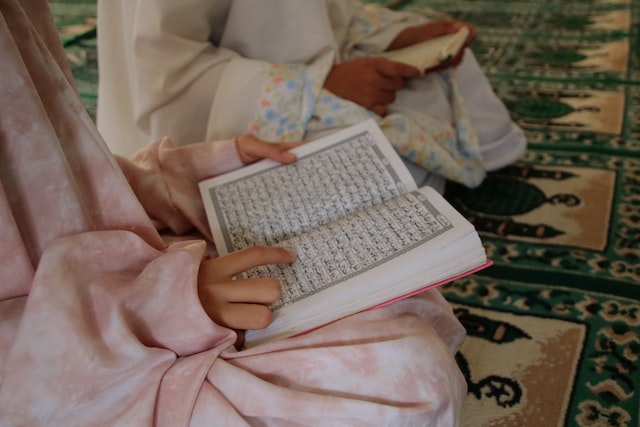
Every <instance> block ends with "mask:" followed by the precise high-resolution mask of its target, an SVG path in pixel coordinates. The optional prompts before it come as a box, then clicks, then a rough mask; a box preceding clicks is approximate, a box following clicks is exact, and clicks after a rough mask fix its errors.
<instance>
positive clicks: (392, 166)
mask: <svg viewBox="0 0 640 427" xmlns="http://www.w3.org/2000/svg"><path fill="white" fill-rule="evenodd" d="M292 151H293V152H294V153H295V154H296V155H297V156H298V160H297V161H296V162H295V163H291V164H286V165H285V164H279V163H276V162H273V161H271V160H262V161H260V162H257V163H254V164H252V165H249V166H246V167H244V168H242V169H239V170H236V171H233V172H229V173H226V174H224V175H220V176H217V177H214V178H210V179H207V180H204V181H202V182H201V183H200V191H201V194H202V198H203V200H204V204H205V209H206V212H207V218H208V221H209V225H210V227H211V230H212V233H213V237H214V243H215V245H216V249H217V251H218V253H219V254H220V255H223V254H226V253H228V252H232V251H236V250H240V249H243V248H246V247H249V246H253V245H266V246H271V245H277V246H282V247H286V248H287V249H290V250H293V251H295V252H296V253H297V254H298V258H297V259H296V261H295V262H294V263H293V264H291V265H268V266H261V267H256V268H254V269H251V270H249V271H248V272H245V273H242V275H241V276H239V277H275V278H278V279H279V280H280V281H281V284H282V296H281V298H280V299H279V300H278V301H276V302H275V303H274V304H272V306H271V309H272V311H273V321H272V323H271V324H270V325H269V326H268V327H267V328H265V329H262V330H252V331H247V333H246V339H245V340H246V345H247V346H251V345H254V344H257V343H260V342H263V341H267V340H273V339H279V338H285V337H290V336H294V335H299V334H301V333H304V332H307V331H310V330H312V329H316V328H318V327H320V326H323V325H326V324H328V323H331V322H334V321H336V320H338V319H341V318H343V317H346V316H349V315H351V314H354V313H357V312H360V311H363V310H366V309H370V308H373V307H379V306H382V305H385V304H388V303H390V302H393V301H396V300H398V299H402V298H406V297H408V296H411V295H414V294H417V293H418V292H422V291H424V290H426V289H429V288H432V287H435V286H439V285H442V284H444V283H447V282H450V281H452V280H454V279H457V278H459V277H462V276H465V275H467V274H471V273H473V272H476V271H478V270H480V269H482V268H485V267H487V266H489V265H490V264H491V261H489V260H488V259H487V256H486V253H485V250H484V248H483V246H482V243H481V241H480V238H479V236H478V234H477V233H476V230H475V228H474V227H473V225H472V224H471V223H469V222H468V221H467V220H466V219H465V218H464V217H463V216H462V215H461V214H460V213H458V212H457V211H456V210H455V209H454V208H453V207H452V206H451V205H450V204H449V203H448V202H447V201H446V200H445V199H444V198H443V197H442V196H440V194H438V192H436V191H435V190H433V189H432V188H430V187H423V188H420V189H418V188H416V184H415V182H414V181H413V179H412V177H411V175H410V173H409V172H408V170H407V168H406V167H405V165H404V164H403V163H402V160H401V159H400V157H399V156H398V154H397V153H396V152H395V151H394V149H393V147H392V146H391V144H390V143H389V141H388V140H387V139H386V137H385V136H384V134H383V133H382V131H381V130H380V128H379V127H378V125H377V124H376V123H375V122H374V121H373V120H368V121H365V122H362V123H360V124H357V125H355V126H352V127H349V128H346V129H343V130H340V131H337V132H335V133H332V134H330V135H328V136H324V137H322V138H319V139H317V140H314V141H311V142H308V143H306V144H304V145H301V146H299V147H296V148H294V149H293V150H292Z"/></svg>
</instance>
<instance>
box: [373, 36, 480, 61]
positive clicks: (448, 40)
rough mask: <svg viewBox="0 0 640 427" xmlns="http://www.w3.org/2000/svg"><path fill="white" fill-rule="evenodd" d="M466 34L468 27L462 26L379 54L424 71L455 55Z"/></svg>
mask: <svg viewBox="0 0 640 427" xmlns="http://www.w3.org/2000/svg"><path fill="white" fill-rule="evenodd" d="M468 36H469V29H468V28H467V27H462V28H460V29H459V30H458V31H457V32H455V33H452V34H447V35H445V36H441V37H437V38H434V39H431V40H427V41H424V42H422V43H416V44H414V45H411V46H407V47H405V48H402V49H396V50H391V51H388V52H384V53H382V54H380V55H379V56H382V57H384V58H387V59H390V60H392V61H396V62H402V63H405V64H408V65H413V66H414V67H416V68H419V69H420V70H422V71H425V70H429V69H431V68H435V67H437V66H439V65H442V64H445V63H446V62H448V61H449V60H451V59H452V58H453V57H455V56H456V55H457V54H458V53H459V52H460V50H462V48H463V47H464V45H465V42H466V40H467V37H468Z"/></svg>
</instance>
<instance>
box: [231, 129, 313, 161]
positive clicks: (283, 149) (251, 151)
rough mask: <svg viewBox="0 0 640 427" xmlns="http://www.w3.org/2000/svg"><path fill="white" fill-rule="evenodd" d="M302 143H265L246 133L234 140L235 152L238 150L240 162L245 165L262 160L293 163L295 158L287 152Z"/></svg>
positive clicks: (302, 142)
mask: <svg viewBox="0 0 640 427" xmlns="http://www.w3.org/2000/svg"><path fill="white" fill-rule="evenodd" d="M304 142H305V141H299V142H279V143H274V142H266V141H262V140H260V139H258V138H256V137H255V136H253V135H251V134H250V133H246V134H244V135H241V136H239V137H238V138H236V150H238V156H239V157H240V161H242V163H244V164H245V165H248V164H249V163H253V162H256V161H258V160H262V159H271V160H275V161H276V162H280V163H293V162H295V161H296V156H295V154H293V153H290V152H288V151H287V150H290V149H292V148H293V147H297V146H298V145H302V144H304Z"/></svg>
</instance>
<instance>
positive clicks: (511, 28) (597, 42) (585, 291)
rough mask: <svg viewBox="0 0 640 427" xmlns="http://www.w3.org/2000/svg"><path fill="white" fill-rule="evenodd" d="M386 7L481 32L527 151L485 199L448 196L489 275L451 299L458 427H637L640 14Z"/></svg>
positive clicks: (599, 7) (526, 5) (623, 4)
mask: <svg viewBox="0 0 640 427" xmlns="http://www.w3.org/2000/svg"><path fill="white" fill-rule="evenodd" d="M388 4H389V5H390V6H391V7H393V8H396V9H402V10H410V11H414V12H418V13H423V14H425V15H427V16H431V17H439V16H449V17H453V18H456V19H460V20H463V21H467V22H470V23H472V24H474V25H476V27H477V29H478V39H477V40H476V41H475V42H474V43H473V45H472V48H473V50H474V53H475V54H476V56H477V58H478V61H479V62H480V64H481V66H482V67H483V69H484V71H485V72H486V74H487V76H488V77H489V80H490V81H491V84H492V86H493V87H494V90H495V91H496V93H497V94H498V95H499V96H500V98H501V99H503V101H504V102H505V104H506V106H507V107H508V109H509V111H510V112H511V115H512V118H513V119H514V120H515V121H516V122H517V123H518V124H519V125H520V126H521V127H522V128H523V129H524V130H525V132H526V135H527V139H528V142H529V148H528V150H527V153H526V154H525V156H524V158H523V159H522V160H521V161H519V162H517V163H516V164H514V165H511V166H509V167H506V168H504V169H503V170H500V171H496V172H494V173H491V174H489V176H488V178H487V179H486V181H485V182H484V183H483V184H482V185H481V186H480V187H478V188H476V189H474V190H469V189H466V188H463V187H461V186H458V185H454V184H448V186H447V191H446V197H447V199H448V200H450V201H451V202H452V203H453V204H454V205H455V206H456V208H457V209H459V210H460V211H461V212H462V213H463V214H464V215H465V216H466V217H467V218H469V219H470V220H471V221H472V222H473V223H474V225H475V226H476V228H477V229H478V231H479V232H480V235H481V237H482V240H483V242H484V244H485V247H486V249H487V252H488V254H489V256H490V258H491V259H492V260H493V261H494V262H495V265H494V266H493V267H491V268H489V269H487V270H485V271H483V272H481V273H479V274H476V275H474V276H472V277H470V278H467V279H463V280H459V281H457V282H455V283H453V284H451V285H449V286H446V287H445V288H444V289H443V292H444V295H445V296H446V297H447V299H448V300H449V301H450V302H451V303H452V304H453V306H454V309H455V311H456V314H457V316H458V318H459V319H460V321H461V322H462V323H463V324H464V325H465V328H466V329H467V333H468V338H467V340H466V341H465V343H464V344H463V346H462V348H461V351H460V353H459V354H458V362H459V364H460V366H461V369H462V370H463V372H464V373H465V376H466V378H467V382H468V385H469V392H468V395H467V398H466V401H465V405H464V408H463V413H462V425H463V426H467V427H476V426H522V427H528V426H531V427H540V426H545V427H546V426H584V427H587V426H588V427H596V426H598V427H635V426H638V425H639V422H640V419H639V416H638V411H639V409H640V406H639V395H638V386H639V385H640V372H638V367H639V365H640V362H639V360H638V357H639V356H640V74H639V71H638V70H639V69H638V62H639V61H638V60H639V58H640V46H639V43H640V40H639V37H640V31H639V23H640V1H638V0H631V1H616V0H613V1H597V0H572V1H564V0H546V1H538V2H512V1H506V0H505V1H477V0H476V1H473V0H447V1H440V0H429V1H427V0H413V1H395V2H389V3H388ZM434 10H435V11H437V12H434Z"/></svg>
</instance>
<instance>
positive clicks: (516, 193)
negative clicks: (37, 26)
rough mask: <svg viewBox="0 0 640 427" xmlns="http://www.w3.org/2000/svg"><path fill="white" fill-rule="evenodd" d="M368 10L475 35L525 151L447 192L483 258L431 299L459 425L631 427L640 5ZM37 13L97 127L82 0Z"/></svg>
mask: <svg viewBox="0 0 640 427" xmlns="http://www.w3.org/2000/svg"><path fill="white" fill-rule="evenodd" d="M371 2H372V3H373V2H375V3H378V4H384V5H388V6H389V7H392V8H396V9H403V10H412V11H416V12H419V13H425V14H429V15H438V14H446V15H449V16H452V17H455V18H458V19H461V20H466V21H468V22H471V23H473V24H475V25H476V26H477V28H478V34H479V36H478V39H477V40H476V42H474V45H473V49H474V51H475V53H476V56H477V57H478V60H479V61H480V63H481V65H482V66H483V68H484V70H485V72H486V73H487V75H488V76H489V79H490V81H491V82H492V84H493V86H494V88H495V90H496V92H497V93H498V94H499V95H500V97H501V98H502V99H503V100H504V101H505V103H506V105H507V106H508V107H509V110H510V111H511V113H512V116H513V118H514V120H516V121H517V122H518V123H519V124H520V125H521V126H522V127H523V128H524V129H525V131H526V133H527V137H528V140H529V149H528V151H527V153H526V155H525V157H524V159H522V161H521V162H518V163H517V164H515V165H513V166H511V167H508V168H505V169H504V170H501V171H498V172H496V173H492V174H491V175H490V176H489V178H488V179H487V180H486V182H485V183H484V184H483V185H482V186H481V187H479V188H477V189H475V190H473V191H469V190H465V189H463V188H460V187H457V186H455V185H449V186H448V189H447V197H448V199H449V200H450V201H452V202H453V203H454V204H455V205H456V207H457V208H458V209H459V210H460V211H462V212H463V213H464V214H465V216H467V217H468V218H470V219H471V220H472V221H473V222H474V224H475V226H476V227H477V228H478V230H479V231H480V233H481V236H482V238H483V241H484V243H485V246H486V248H487V251H488V253H489V255H490V257H491V258H492V259H493V260H494V262H495V265H494V266H493V267H491V268H489V269H487V270H485V271H484V272H483V273H482V274H477V275H474V276H472V277H469V278H466V279H463V280H459V281H457V282H455V283H453V284H451V285H449V286H447V287H445V288H443V292H444V294H445V296H446V297H447V299H449V301H451V303H452V304H453V305H454V308H455V311H456V314H457V316H458V318H459V319H460V321H461V322H462V323H463V324H464V325H465V327H466V328H467V332H468V339H467V340H466V341H465V343H464V345H463V347H462V349H461V351H460V353H459V354H458V356H457V357H458V362H459V364H460V367H461V369H462V370H463V372H464V373H465V375H466V377H467V380H468V384H469V393H468V395H467V398H466V401H465V406H464V410H463V417H462V418H463V419H462V426H464V427H484V426H487V427H489V426H492V427H493V426H495V427H497V426H504V427H510V426H518V427H549V426H580V427H636V426H638V425H640V415H639V411H640V394H639V392H640V391H639V390H638V388H639V387H640V372H639V368H640V360H639V358H640V68H639V66H638V65H639V63H640V0H539V1H536V2H532V1H509V0H495V1H486V0H485V1H483V0H407V1H403V0H395V1H394V0H387V1H385V0H377V1H373V0H372V1H371ZM50 3H51V6H52V9H53V11H54V13H55V15H56V17H57V19H58V24H59V28H60V33H61V37H62V39H63V41H64V43H65V46H66V49H67V54H68V58H69V61H70V63H71V65H72V68H73V72H74V75H75V77H76V79H77V81H78V88H79V91H80V94H81V96H82V99H83V101H84V102H85V105H86V106H87V109H88V110H89V112H90V113H91V114H92V115H93V116H95V104H96V102H95V101H96V93H97V91H96V84H97V78H98V76H97V66H96V64H97V62H96V61H97V57H96V51H95V42H96V38H95V37H96V33H95V10H96V8H95V0H93V1H92V0H75V1H74V0H66V1H64V0H61V1H53V0H52V1H51V2H50ZM434 10H435V11H437V12H434Z"/></svg>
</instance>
